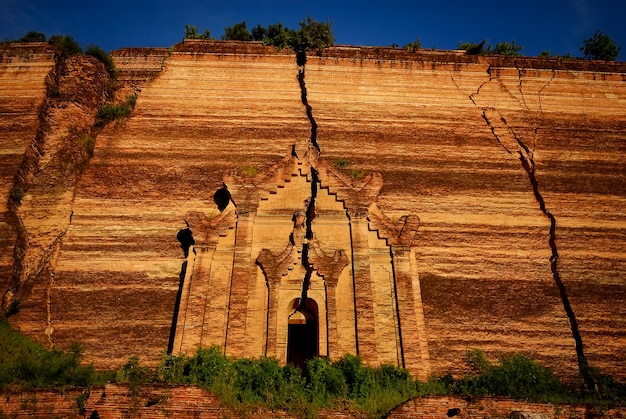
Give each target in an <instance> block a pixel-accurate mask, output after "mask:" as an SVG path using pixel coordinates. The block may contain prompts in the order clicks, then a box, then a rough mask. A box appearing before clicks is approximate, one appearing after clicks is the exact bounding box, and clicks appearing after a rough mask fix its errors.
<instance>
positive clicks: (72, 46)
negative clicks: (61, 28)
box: [48, 35, 83, 59]
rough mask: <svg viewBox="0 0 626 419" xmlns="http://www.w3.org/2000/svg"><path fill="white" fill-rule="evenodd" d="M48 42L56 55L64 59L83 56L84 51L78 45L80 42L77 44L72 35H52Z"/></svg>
mask: <svg viewBox="0 0 626 419" xmlns="http://www.w3.org/2000/svg"><path fill="white" fill-rule="evenodd" d="M48 42H49V43H50V45H52V48H53V49H54V53H55V54H56V55H58V56H59V57H61V58H62V59H64V58H67V57H70V56H72V55H81V54H82V53H83V50H82V48H81V47H80V45H78V42H76V41H75V40H74V38H72V37H71V36H70V35H52V36H51V37H50V40H49V41H48Z"/></svg>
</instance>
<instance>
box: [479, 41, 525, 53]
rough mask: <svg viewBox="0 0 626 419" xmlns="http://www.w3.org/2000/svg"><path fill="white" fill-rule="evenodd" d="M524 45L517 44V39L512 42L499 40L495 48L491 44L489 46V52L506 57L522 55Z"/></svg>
mask: <svg viewBox="0 0 626 419" xmlns="http://www.w3.org/2000/svg"><path fill="white" fill-rule="evenodd" d="M523 48H524V47H523V46H521V45H516V44H515V39H514V40H512V41H511V42H498V43H497V44H496V47H495V48H492V47H491V45H489V48H487V54H495V55H504V56H505V57H516V56H519V55H521V54H520V51H521V50H522V49H523Z"/></svg>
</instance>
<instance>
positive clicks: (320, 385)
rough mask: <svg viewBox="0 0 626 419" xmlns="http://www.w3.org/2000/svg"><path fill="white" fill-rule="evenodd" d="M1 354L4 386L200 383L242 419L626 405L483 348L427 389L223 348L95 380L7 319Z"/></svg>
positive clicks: (389, 373) (129, 366)
mask: <svg viewBox="0 0 626 419" xmlns="http://www.w3.org/2000/svg"><path fill="white" fill-rule="evenodd" d="M16 310H17V309H16ZM0 347H2V348H3V350H2V351H0V389H11V390H14V391H19V390H20V389H25V388H31V387H57V388H59V389H63V388H64V387H66V386H82V387H87V388H89V387H91V386H92V385H94V384H101V383H104V382H107V381H114V382H119V383H127V384H128V385H129V387H130V393H131V395H132V396H136V395H137V394H138V393H139V390H140V388H141V386H143V385H147V384H152V383H168V384H195V385H198V386H200V387H202V388H205V389H207V390H209V391H211V392H213V393H215V394H216V395H217V396H218V397H219V399H220V400H221V401H222V402H223V403H225V404H227V405H229V406H231V407H233V408H235V409H236V410H238V411H239V412H241V413H243V414H245V413H246V412H250V411H255V410H257V409H259V408H262V409H263V408H266V409H271V410H276V409H282V410H285V411H287V412H288V413H289V414H291V415H293V416H296V417H307V418H308V417H315V415H316V413H317V412H318V411H319V410H320V409H323V408H330V409H339V410H342V411H344V412H351V413H356V412H363V413H365V414H366V415H367V416H369V417H375V418H382V417H385V416H386V415H387V414H388V412H389V411H390V410H391V409H393V408H394V407H396V406H397V405H399V404H400V403H402V402H404V401H406V400H408V399H410V398H413V397H420V396H425V395H456V396H504V397H512V398H517V399H520V398H521V399H525V400H529V401H534V402H550V403H555V404H564V403H586V404H591V405H596V406H600V407H608V406H611V405H622V406H623V405H626V385H624V384H622V383H618V382H616V381H615V380H613V379H612V377H610V376H606V375H601V374H598V373H595V375H594V377H595V380H596V383H597V392H596V393H594V394H587V395H584V394H582V395H581V393H580V391H579V389H580V388H581V386H574V387H570V386H567V385H565V384H563V383H562V382H560V381H559V380H558V379H557V377H556V376H554V375H553V374H552V372H551V371H550V370H548V369H547V368H545V367H543V366H541V365H539V364H537V363H536V362H535V361H533V360H532V359H531V358H529V357H527V356H525V355H521V354H509V355H504V356H502V357H501V358H500V360H499V363H498V364H494V363H492V362H490V361H489V360H487V358H486V357H485V354H484V353H483V352H481V351H479V350H473V351H470V352H469V353H468V357H467V365H468V367H469V370H470V372H469V374H467V375H466V376H465V377H464V378H462V379H459V380H455V379H453V378H452V377H451V376H449V375H448V376H444V377H441V378H431V379H429V380H428V381H426V382H422V381H419V380H414V379H413V378H412V377H411V376H410V374H409V373H408V372H407V371H406V370H404V369H402V368H397V367H395V366H391V365H383V366H381V367H379V368H371V367H368V366H365V365H363V363H362V361H361V359H360V358H358V357H356V356H354V355H346V356H345V357H344V358H343V359H341V360H338V361H336V362H331V361H330V360H329V359H328V358H314V359H310V360H308V361H307V363H306V367H305V368H304V371H301V370H300V369H298V368H296V367H294V366H291V365H287V366H281V365H279V364H278V362H277V361H276V360H274V359H270V358H258V359H235V358H230V357H227V356H225V355H224V354H223V353H222V351H221V349H220V348H218V347H216V346H214V347H210V348H200V349H198V350H197V352H196V353H195V354H194V355H193V356H190V357H189V356H186V355H180V356H172V355H167V354H164V355H163V357H162V359H161V362H160V363H159V365H158V366H157V368H155V369H153V368H149V367H146V366H142V365H141V363H140V360H139V358H138V357H132V358H130V359H129V361H128V362H127V363H126V364H124V365H123V366H122V367H120V368H119V370H117V371H116V372H105V373H100V374H97V373H95V372H94V368H93V366H91V365H88V366H84V365H80V359H81V354H82V351H81V348H80V345H78V344H72V345H71V346H70V348H69V350H68V351H67V352H61V351H57V350H51V351H50V350H46V349H43V348H42V347H41V346H39V345H38V344H36V343H35V342H33V341H32V340H30V339H28V338H26V337H24V336H23V335H21V334H20V333H19V332H17V331H15V330H12V329H11V327H10V326H9V324H8V322H7V321H6V320H5V319H0ZM84 394H88V391H87V392H86V393H84ZM85 401H86V396H85V397H83V398H82V399H81V397H80V396H79V398H78V399H77V403H78V406H79V407H80V406H81V405H82V406H84V404H85Z"/></svg>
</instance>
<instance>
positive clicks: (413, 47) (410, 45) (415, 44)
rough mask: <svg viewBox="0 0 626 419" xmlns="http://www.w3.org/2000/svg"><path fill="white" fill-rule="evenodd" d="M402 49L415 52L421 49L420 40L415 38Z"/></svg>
mask: <svg viewBox="0 0 626 419" xmlns="http://www.w3.org/2000/svg"><path fill="white" fill-rule="evenodd" d="M403 48H404V49H405V50H407V51H409V52H417V51H419V50H420V49H422V40H421V39H420V38H415V41H413V42H410V43H408V44H406V45H405V46H404V47H403Z"/></svg>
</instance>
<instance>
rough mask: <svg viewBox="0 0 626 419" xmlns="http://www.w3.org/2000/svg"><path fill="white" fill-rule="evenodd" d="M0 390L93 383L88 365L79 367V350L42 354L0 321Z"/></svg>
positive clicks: (28, 341)
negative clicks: (10, 387) (16, 386)
mask: <svg viewBox="0 0 626 419" xmlns="http://www.w3.org/2000/svg"><path fill="white" fill-rule="evenodd" d="M0 347H1V348H2V351H0V389H1V388H4V387H5V386H7V385H9V384H12V385H18V386H20V387H24V388H28V387H44V386H45V387H48V386H56V387H63V386H68V385H72V386H91V385H92V384H93V383H94V382H95V381H96V379H97V376H96V374H95V371H94V368H93V366H92V365H88V366H83V365H80V360H81V357H82V348H81V347H80V345H79V344H72V345H71V347H70V348H69V351H68V352H61V351H57V350H52V351H49V350H46V349H44V348H42V347H41V346H39V345H38V344H37V343H35V342H33V341H32V340H30V339H28V338H26V337H25V336H23V335H22V334H21V333H19V332H17V331H15V330H13V329H12V328H11V327H10V325H9V324H8V322H7V321H6V320H4V319H2V320H0Z"/></svg>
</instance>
